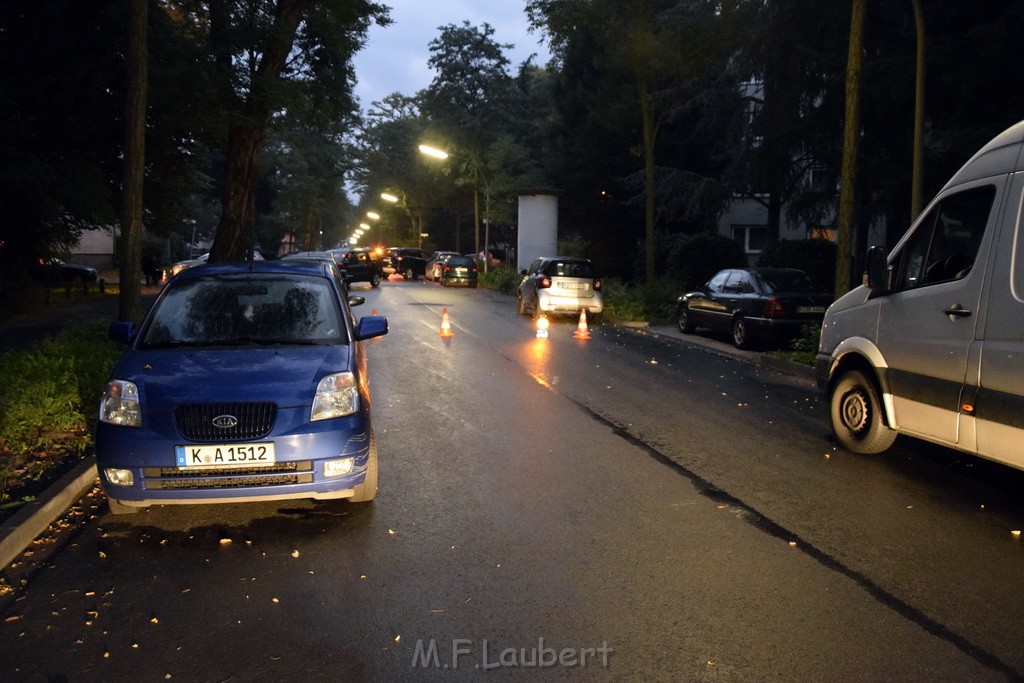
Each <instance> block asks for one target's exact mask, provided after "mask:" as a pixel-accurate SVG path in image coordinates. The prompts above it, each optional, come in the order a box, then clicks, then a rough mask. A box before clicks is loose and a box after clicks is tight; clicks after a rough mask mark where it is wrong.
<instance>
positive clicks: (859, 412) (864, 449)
mask: <svg viewBox="0 0 1024 683" xmlns="http://www.w3.org/2000/svg"><path fill="white" fill-rule="evenodd" d="M882 411H883V408H882V400H881V397H880V396H879V394H878V390H877V389H876V388H875V385H874V383H873V382H872V381H871V380H869V379H868V378H867V377H865V376H864V374H863V373H861V372H860V371H857V370H850V371H849V372H847V373H845V374H844V375H843V376H842V377H840V378H839V381H837V382H836V383H835V386H833V387H832V393H831V395H830V396H829V417H830V418H831V422H832V433H833V434H835V437H836V439H837V440H838V441H839V444H840V445H841V446H842V447H843V448H845V449H846V450H848V451H853V452H854V453H865V454H868V453H881V452H882V451H884V450H886V449H887V448H889V446H891V445H892V442H893V441H895V440H896V431H895V430H893V429H889V427H888V426H886V424H885V419H884V415H883V413H882Z"/></svg>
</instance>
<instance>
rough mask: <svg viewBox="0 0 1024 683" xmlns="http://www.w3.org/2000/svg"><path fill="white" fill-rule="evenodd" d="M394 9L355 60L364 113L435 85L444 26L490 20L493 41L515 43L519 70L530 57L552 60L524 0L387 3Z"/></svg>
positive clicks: (373, 30) (514, 55)
mask: <svg viewBox="0 0 1024 683" xmlns="http://www.w3.org/2000/svg"><path fill="white" fill-rule="evenodd" d="M382 2H383V4H385V5H387V6H389V7H391V12H390V14H391V20H392V23H391V25H390V26H387V27H384V28H381V27H379V26H374V27H372V28H371V29H370V32H369V40H368V42H367V45H366V47H365V48H363V50H361V51H360V52H359V53H358V54H356V56H355V59H354V60H353V62H354V64H355V68H356V78H357V79H358V83H357V85H356V89H355V93H356V95H357V96H358V97H359V101H360V104H361V106H362V108H363V109H364V110H366V109H368V108H369V107H370V105H371V103H373V102H375V101H379V100H381V99H383V98H384V97H385V96H386V95H389V94H390V93H393V92H400V93H402V94H403V95H414V94H415V93H417V92H418V91H420V90H422V89H423V88H425V87H427V86H428V85H430V81H431V80H432V79H433V75H434V74H433V72H432V71H431V70H430V68H429V67H428V66H427V60H428V59H429V58H430V48H429V45H430V41H432V40H434V39H435V38H437V37H438V35H439V33H440V32H439V31H438V27H439V26H444V25H447V24H456V25H461V24H462V22H463V21H469V23H470V24H471V25H473V26H477V27H479V26H482V25H483V24H484V23H485V22H486V23H488V24H490V25H491V26H492V27H493V28H494V35H493V36H492V38H493V39H494V40H495V41H497V42H498V43H512V44H514V45H515V48H514V49H512V50H507V51H506V52H505V55H506V56H507V57H508V58H509V60H510V61H511V62H512V68H513V71H514V69H515V68H516V67H518V66H519V64H520V63H522V62H523V61H525V60H526V59H527V58H528V57H529V56H530V54H532V53H537V59H536V60H535V62H536V63H538V64H541V65H543V64H545V63H547V61H548V58H549V51H548V49H547V47H545V46H544V45H541V44H540V39H541V35H540V34H539V33H536V32H535V33H532V34H531V33H529V32H528V31H527V28H528V26H529V22H528V21H527V18H526V10H525V6H526V3H525V1H524V0H382Z"/></svg>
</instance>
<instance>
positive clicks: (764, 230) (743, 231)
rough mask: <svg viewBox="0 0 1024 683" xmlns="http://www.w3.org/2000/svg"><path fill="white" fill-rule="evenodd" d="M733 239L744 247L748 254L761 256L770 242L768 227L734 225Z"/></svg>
mask: <svg viewBox="0 0 1024 683" xmlns="http://www.w3.org/2000/svg"><path fill="white" fill-rule="evenodd" d="M732 238H733V239H734V240H736V241H737V242H739V243H740V244H742V245H743V251H745V252H747V253H748V254H760V253H761V250H762V249H764V245H765V243H766V242H767V241H768V226H767V225H734V226H732Z"/></svg>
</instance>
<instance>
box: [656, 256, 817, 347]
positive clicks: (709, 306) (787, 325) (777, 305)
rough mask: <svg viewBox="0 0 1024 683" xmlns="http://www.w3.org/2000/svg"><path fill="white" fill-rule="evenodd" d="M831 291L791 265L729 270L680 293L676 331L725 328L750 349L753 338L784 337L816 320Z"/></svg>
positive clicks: (786, 337) (734, 340)
mask: <svg viewBox="0 0 1024 683" xmlns="http://www.w3.org/2000/svg"><path fill="white" fill-rule="evenodd" d="M832 299H833V297H832V295H831V294H830V293H828V292H824V291H822V290H821V289H820V288H818V287H815V286H814V284H813V283H812V282H811V278H810V277H809V276H808V275H807V273H805V272H803V271H802V270H797V269H795V268H729V269H726V270H722V271H719V272H718V273H716V274H715V276H714V277H712V278H711V279H710V280H709V281H708V283H707V284H706V285H704V287H703V288H702V289H700V290H698V291H696V292H690V293H688V294H684V295H683V296H681V297H679V300H678V304H677V308H676V312H677V319H678V324H679V329H680V331H682V332H686V333H690V332H693V331H694V330H695V329H696V328H698V327H707V328H709V329H712V330H719V331H725V332H728V333H729V334H730V335H731V338H732V343H733V344H734V345H735V346H736V347H737V348H740V349H745V348H749V347H750V346H752V345H753V344H754V343H755V342H756V341H758V340H769V339H772V340H776V341H781V340H789V339H794V338H796V337H798V336H800V333H801V328H802V327H803V326H804V325H806V324H808V323H812V324H817V325H820V324H821V320H822V318H823V317H824V316H825V310H826V309H827V308H828V306H829V304H831V303H832Z"/></svg>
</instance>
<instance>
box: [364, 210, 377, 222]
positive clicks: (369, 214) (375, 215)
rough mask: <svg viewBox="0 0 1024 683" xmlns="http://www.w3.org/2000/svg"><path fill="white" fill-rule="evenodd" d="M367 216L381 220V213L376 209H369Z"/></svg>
mask: <svg viewBox="0 0 1024 683" xmlns="http://www.w3.org/2000/svg"><path fill="white" fill-rule="evenodd" d="M366 217H367V218H371V219H373V220H375V221H379V220H380V214H379V213H377V212H376V211H367V212H366Z"/></svg>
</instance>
